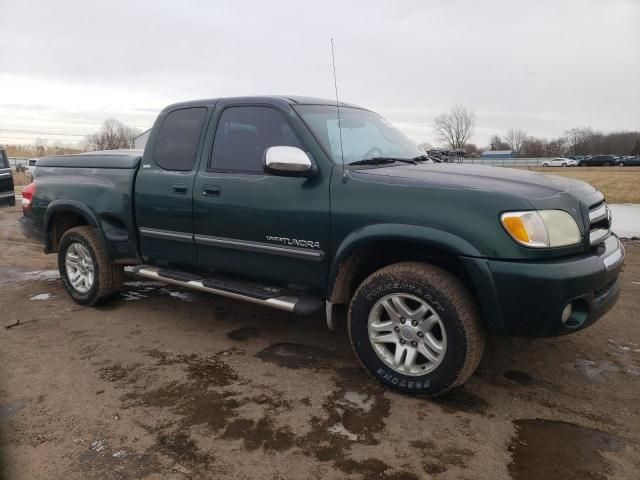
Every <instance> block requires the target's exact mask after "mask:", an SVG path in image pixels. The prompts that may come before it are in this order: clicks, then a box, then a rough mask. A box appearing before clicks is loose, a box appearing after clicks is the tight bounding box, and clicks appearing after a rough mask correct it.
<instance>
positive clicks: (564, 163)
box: [542, 157, 578, 167]
mask: <svg viewBox="0 0 640 480" xmlns="http://www.w3.org/2000/svg"><path fill="white" fill-rule="evenodd" d="M542 166H543V167H577V166H578V161H577V160H572V159H570V158H562V157H558V158H552V159H551V160H545V161H544V162H542Z"/></svg>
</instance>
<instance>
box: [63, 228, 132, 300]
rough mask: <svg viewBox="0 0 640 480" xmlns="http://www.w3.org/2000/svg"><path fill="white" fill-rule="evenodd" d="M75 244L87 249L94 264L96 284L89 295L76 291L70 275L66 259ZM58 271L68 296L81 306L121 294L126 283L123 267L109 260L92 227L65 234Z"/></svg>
mask: <svg viewBox="0 0 640 480" xmlns="http://www.w3.org/2000/svg"><path fill="white" fill-rule="evenodd" d="M75 243H79V244H80V245H82V246H84V247H85V248H86V249H87V251H88V252H89V255H90V256H91V259H92V261H93V268H94V276H93V284H92V285H91V288H90V289H89V290H88V291H87V292H81V291H79V290H77V289H76V288H75V287H74V286H73V284H72V282H71V279H70V278H69V275H68V273H67V268H66V263H65V258H66V255H67V251H68V250H69V247H71V245H73V244H75ZM58 270H59V272H60V278H61V279H62V283H63V285H64V288H65V289H66V290H67V293H68V294H69V296H70V297H71V298H73V299H74V300H75V301H76V302H77V303H79V304H80V305H97V304H98V303H100V302H102V301H104V300H105V299H107V298H108V297H109V296H111V295H112V294H113V293H115V292H117V291H119V290H120V289H121V288H122V283H123V281H124V267H123V266H122V265H115V264H113V263H112V262H111V261H110V260H109V256H108V255H107V252H106V249H105V248H104V246H103V245H102V242H101V241H100V240H99V239H98V236H97V234H96V230H95V229H94V228H93V227H89V226H83V227H75V228H71V229H69V230H67V231H66V232H65V233H64V235H63V236H62V238H61V239H60V245H59V246H58Z"/></svg>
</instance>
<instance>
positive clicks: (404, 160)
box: [349, 157, 418, 165]
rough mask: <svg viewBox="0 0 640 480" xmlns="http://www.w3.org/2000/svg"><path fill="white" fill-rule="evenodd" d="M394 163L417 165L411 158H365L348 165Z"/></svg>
mask: <svg viewBox="0 0 640 480" xmlns="http://www.w3.org/2000/svg"><path fill="white" fill-rule="evenodd" d="M394 162H402V163H410V164H412V165H417V163H418V162H417V161H416V160H415V159H413V158H395V157H373V158H365V159H362V160H356V161H355V162H351V163H349V165H381V164H385V163H394Z"/></svg>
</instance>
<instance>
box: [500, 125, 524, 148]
mask: <svg viewBox="0 0 640 480" xmlns="http://www.w3.org/2000/svg"><path fill="white" fill-rule="evenodd" d="M504 139H505V140H506V142H507V143H508V144H509V146H510V147H511V150H513V151H514V152H516V153H520V151H521V150H522V146H523V145H524V142H525V140H526V139H527V132H525V131H524V130H520V129H516V130H514V129H513V128H510V129H509V130H508V131H507V135H506V136H505V138H504Z"/></svg>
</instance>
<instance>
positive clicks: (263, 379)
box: [0, 208, 640, 480]
mask: <svg viewBox="0 0 640 480" xmlns="http://www.w3.org/2000/svg"><path fill="white" fill-rule="evenodd" d="M18 217H19V212H18V209H17V208H15V209H4V210H0V318H1V322H0V436H1V440H0V448H1V450H0V452H1V455H0V477H1V478H6V479H11V480H14V479H15V480H20V479H29V480H33V479H60V478H64V479H66V480H72V479H102V478H109V479H137V478H145V479H201V478H202V479H208V478H224V479H306V478H310V479H343V478H346V479H384V480H394V479H395V480H411V479H427V478H437V479H492V480H498V479H506V478H515V479H524V480H527V479H534V478H535V479H538V480H541V479H558V478H562V479H578V478H579V479H584V478H592V479H601V478H620V479H623V478H624V479H636V478H640V302H639V301H638V298H639V297H640V243H639V242H635V243H634V242H628V243H627V244H626V247H627V253H628V257H627V262H626V268H625V271H624V273H623V276H622V284H623V292H622V297H621V300H620V302H619V303H618V305H617V306H616V307H615V309H614V310H613V311H612V312H611V313H609V314H608V315H607V316H606V317H605V318H603V319H602V320H601V321H600V322H598V323H597V324H596V325H594V326H593V327H591V328H589V329H587V330H585V331H582V332H579V333H576V334H574V335H568V336H564V337H560V338H551V339H537V340H530V339H510V338H491V339H490V340H489V342H488V345H487V349H486V352H485V356H484V359H483V361H482V363H481V365H480V368H479V369H478V371H477V373H476V374H475V375H474V376H473V377H472V378H471V380H470V381H469V382H468V383H467V385H465V386H464V387H463V388H461V389H459V390H457V391H454V392H452V393H451V394H449V395H447V396H446V397H445V398H442V399H439V400H427V399H423V398H413V397H409V396H403V395H399V394H396V393H393V392H391V391H388V390H385V389H384V388H382V387H380V386H379V385H378V384H377V383H376V382H375V381H373V380H372V379H370V378H369V377H368V376H367V375H366V374H365V373H364V372H363V371H362V370H361V369H360V367H359V366H358V364H357V363H356V361H355V359H354V356H353V355H352V353H351V350H350V346H349V344H348V341H347V335H346V333H345V331H344V329H341V330H339V331H336V332H330V331H328V330H327V329H326V327H325V325H324V321H323V318H322V317H321V316H316V317H311V318H306V317H297V316H294V315H288V314H285V313H282V312H279V311H276V310H269V309H266V308H261V307H257V306H252V305H250V304H245V303H240V302H235V301H231V300H227V299H223V298H219V297H215V296H211V295H207V294H204V293H197V292H191V291H185V290H180V289H177V288H174V287H169V286H166V285H162V284H159V283H154V282H148V281H142V280H141V279H137V278H134V277H130V278H128V279H127V284H126V290H125V292H123V293H122V295H121V296H120V298H118V299H116V300H114V301H113V302H111V303H109V304H107V305H105V306H103V307H100V308H83V307H80V306H78V305H76V304H75V303H73V302H72V301H71V300H70V299H69V298H68V297H67V295H66V294H65V292H64V291H63V289H62V286H61V284H60V282H59V280H57V272H56V271H55V257H54V256H45V255H44V254H42V253H41V247H40V246H39V245H33V244H30V243H28V242H26V241H25V240H23V239H22V238H21V236H20V234H19V233H18V231H17V228H16V226H15V222H16V220H17V219H18ZM18 321H19V322H18ZM11 325H13V326H11ZM7 327H9V328H7Z"/></svg>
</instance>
